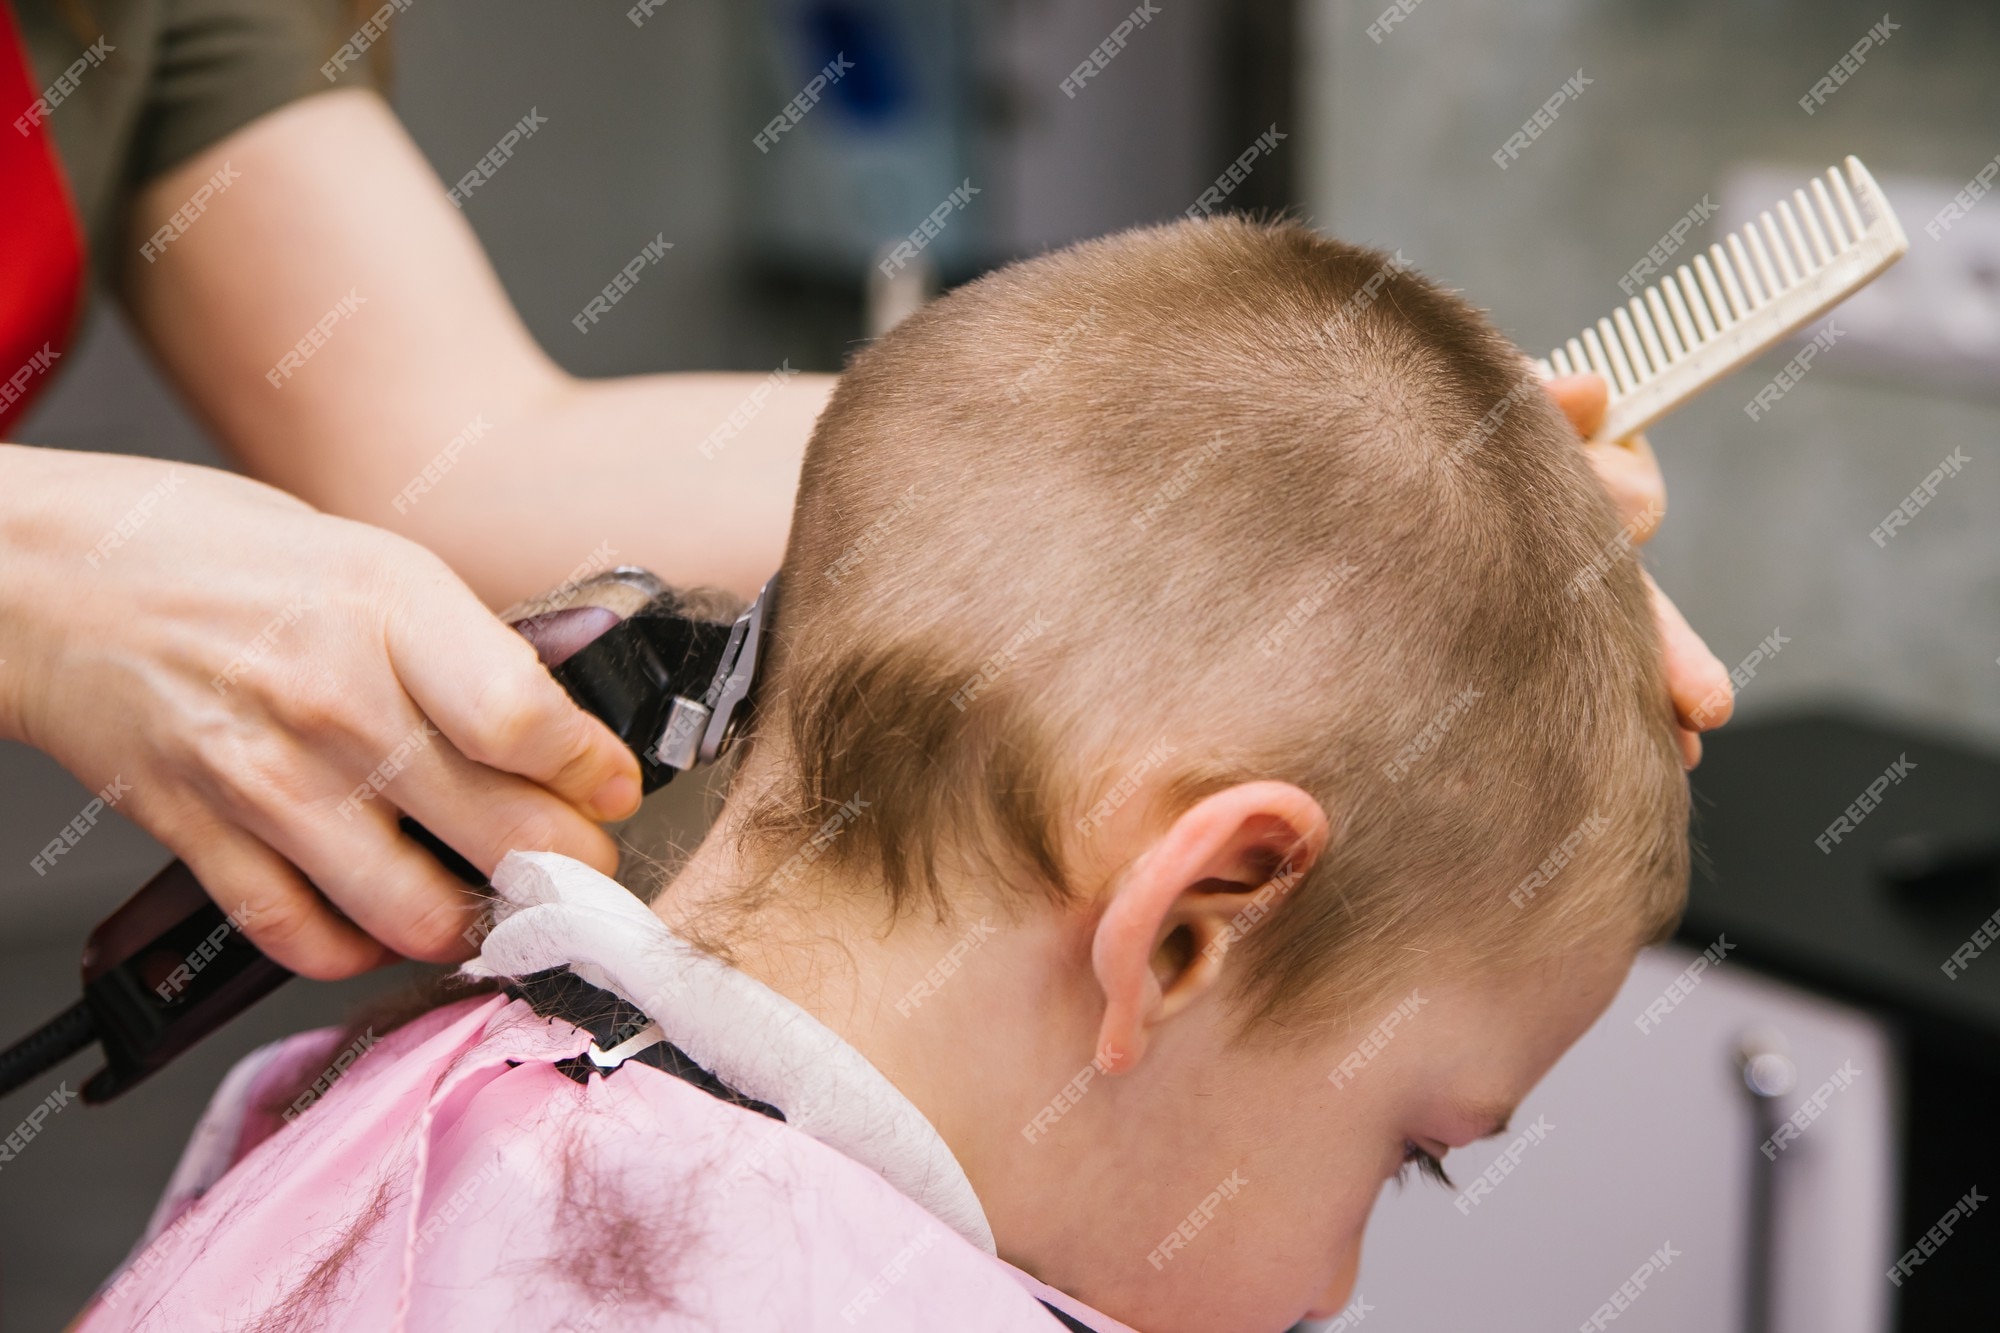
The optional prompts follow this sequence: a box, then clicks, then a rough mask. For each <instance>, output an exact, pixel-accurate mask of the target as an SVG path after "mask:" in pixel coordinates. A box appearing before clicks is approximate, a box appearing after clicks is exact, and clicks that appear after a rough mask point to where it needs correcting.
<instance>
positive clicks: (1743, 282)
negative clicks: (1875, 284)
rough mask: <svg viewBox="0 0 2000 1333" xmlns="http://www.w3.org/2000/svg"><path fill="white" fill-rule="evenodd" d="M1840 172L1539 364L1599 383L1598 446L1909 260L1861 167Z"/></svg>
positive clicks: (1833, 170)
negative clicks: (1607, 399) (1604, 407)
mask: <svg viewBox="0 0 2000 1333" xmlns="http://www.w3.org/2000/svg"><path fill="white" fill-rule="evenodd" d="M1845 166H1846V172H1845V174H1844V175H1843V173H1842V171H1841V170H1840V168H1838V167H1830V168H1828V169H1827V172H1826V174H1825V176H1824V177H1816V178H1814V179H1813V180H1812V181H1811V182H1810V183H1809V185H1808V186H1807V187H1805V188H1801V189H1797V190H1794V191H1792V195H1791V198H1789V199H1780V200H1779V201H1778V202H1777V203H1776V204H1775V205H1773V207H1772V208H1769V209H1765V210H1764V211H1763V212H1762V213H1760V214H1759V215H1758V216H1757V218H1756V220H1755V221H1753V222H1751V223H1749V224H1748V225H1746V226H1744V227H1743V228H1742V229H1741V230H1739V231H1737V232H1733V233H1731V234H1730V235H1728V236H1726V237H1724V238H1722V240H1721V241H1719V242H1718V243H1716V244H1714V245H1711V246H1709V247H1708V251H1707V253H1706V254H1703V253H1701V252H1699V251H1696V252H1695V253H1694V254H1693V256H1692V258H1691V260H1690V262H1688V263H1683V264H1680V265H1679V266H1678V267H1676V268H1675V269H1674V270H1673V272H1671V273H1668V274H1665V275H1663V276H1662V277H1661V278H1660V280H1659V281H1658V282H1657V283H1655V284H1654V285H1652V286H1650V287H1647V288H1646V289H1645V290H1644V291H1643V292H1641V293H1640V294H1639V295H1638V296H1635V297H1634V298H1632V300H1631V301H1629V302H1628V303H1627V304H1626V305H1625V306H1624V307H1623V308H1621V309H1618V310H1614V311H1613V312H1612V313H1611V316H1610V317H1609V318H1608V319H1600V320H1598V321H1597V323H1596V324H1595V325H1593V326H1591V327H1590V328H1587V329H1585V330H1583V332H1582V333H1581V334H1580V335H1579V336H1578V337H1575V338H1571V339H1569V341H1568V342H1566V343H1565V344H1564V345H1563V346H1561V347H1559V348H1556V349H1555V350H1554V351H1552V352H1550V353H1549V356H1548V359H1547V360H1545V361H1541V362H1538V363H1537V366H1538V368H1539V369H1540V370H1541V372H1542V373H1543V374H1544V375H1545V376H1546V375H1549V374H1557V375H1570V374H1579V373H1583V372H1586V371H1594V372H1596V373H1597V374H1599V375H1601V376H1603V378H1604V381H1605V383H1606V384H1607V385H1609V386H1610V391H1611V406H1610V410H1609V411H1607V413H1606V415H1605V423H1604V426H1603V428H1602V429H1601V430H1600V431H1599V432H1598V437H1597V438H1599V439H1606V438H1609V439H1619V438H1622V437H1624V436H1626V435H1629V434H1632V433H1633V432H1635V431H1639V430H1643V429H1644V428H1645V427H1646V426H1648V425H1650V424H1651V423H1652V422H1654V421H1656V420H1658V419H1659V418H1660V417H1662V416H1664V415H1666V413H1667V412H1669V411H1671V410H1672V409H1673V408H1675V407H1677V406H1679V405H1680V404H1681V403H1682V402H1685V401H1686V400H1687V399H1688V398H1691V397H1693V396H1694V394H1696V393H1697V392H1699V391H1700V390H1701V389H1702V388H1703V387H1705V386H1706V385H1707V384H1709V383H1710V382H1712V381H1713V380H1715V379H1718V378H1720V377H1721V376H1722V375H1724V374H1727V373H1728V372H1729V371H1731V370H1734V369H1735V368H1736V367H1738V366H1740V365H1742V364H1743V363H1744V362H1746V361H1748V360H1750V359H1751V358H1752V357H1754V356H1756V355H1757V354H1758V353H1759V352H1762V351H1763V350H1764V349H1765V348H1767V347H1769V346H1771V345H1772V344H1774V343H1776V342H1778V341H1779V340H1780V339H1782V338H1783V337H1784V336H1785V335H1786V334H1788V333H1790V332H1791V331H1792V330H1794V329H1796V328H1798V327H1799V326H1800V325H1802V324H1804V323H1806V322H1807V321H1809V320H1811V319H1813V318H1814V317H1815V316H1817V315H1818V314H1820V313H1821V312H1823V311H1824V310H1826V309H1828V308H1830V307H1832V306H1833V305H1835V304H1836V303H1838V302H1839V301H1841V300H1844V299H1845V298H1846V297H1847V296H1849V295H1851V294H1852V293H1853V292H1854V291H1856V290H1858V289H1859V288H1861V287H1863V286H1865V285H1866V284H1867V283H1868V282H1870V281H1872V280H1873V279H1874V278H1875V276H1876V275H1877V274H1879V273H1881V272H1882V270H1883V269H1885V268H1887V267H1888V266H1889V265H1890V264H1892V263H1894V262H1895V261H1896V260H1897V259H1898V258H1900V257H1901V256H1902V254H1903V252H1904V251H1905V250H1907V249H1908V248H1909V242H1908V241H1907V240H1906V239H1905V237H1904V235H1903V229H1902V227H1901V225H1900V224H1899V223H1898V222H1897V220H1896V215H1895V213H1894V211H1893V210H1891V209H1890V207H1889V201H1888V200H1887V199H1886V198H1885V197H1884V196H1883V194H1882V191H1881V190H1880V188H1878V187H1877V186H1876V184H1875V180H1874V178H1873V177H1872V176H1870V175H1869V174H1868V169H1867V168H1866V167H1864V166H1862V165H1861V162H1860V160H1859V159H1857V158H1853V157H1849V158H1848V159H1847V160H1846V163H1845ZM1850 183H1851V186H1852V188H1851V189H1850Z"/></svg>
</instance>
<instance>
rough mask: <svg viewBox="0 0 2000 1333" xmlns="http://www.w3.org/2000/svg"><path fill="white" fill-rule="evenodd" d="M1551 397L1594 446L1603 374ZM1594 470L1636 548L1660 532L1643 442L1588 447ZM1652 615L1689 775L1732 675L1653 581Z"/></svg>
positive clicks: (1656, 478) (1604, 399)
mask: <svg viewBox="0 0 2000 1333" xmlns="http://www.w3.org/2000/svg"><path fill="white" fill-rule="evenodd" d="M1547 387H1548V391H1549V396H1550V397H1552V398H1554V399H1555V401H1556V405H1557V406H1558V407H1560V408H1562V410H1563V413H1564V415H1566V416H1567V417H1568V418H1569V419H1570V424H1572V425H1573V426H1575V427H1576V429H1577V433H1578V434H1579V435H1580V436H1582V437H1583V438H1584V439H1589V438H1590V435H1591V433H1592V432H1593V431H1595V430H1596V429H1597V428H1598V426H1599V424H1601V423H1602V422H1603V420H1604V410H1605V407H1606V405H1607V403H1608V402H1609V398H1610V395H1609V392H1608V391H1607V390H1606V388H1605V384H1604V381H1603V380H1602V379H1600V378H1598V377H1597V376H1596V375H1563V376H1559V377H1557V378H1555V379H1552V380H1550V381H1548V386H1547ZM1584 451H1585V452H1586V453H1588V454H1589V455H1590V462H1591V466H1593V467H1595V468H1596V469H1597V475H1598V476H1599V477H1600V478H1602V479H1603V481H1604V486H1605V489H1606V490H1608V491H1610V492H1611V500H1612V503H1613V504H1614V505H1615V506H1616V508H1617V510H1618V521H1619V523H1620V524H1621V526H1622V529H1623V530H1624V531H1626V532H1629V533H1631V534H1632V540H1633V542H1634V543H1635V544H1637V543H1640V542H1644V541H1646V540H1648V539H1649V538H1650V537H1652V535H1653V534H1654V533H1655V532H1657V531H1658V530H1659V526H1660V520H1661V519H1662V518H1663V517H1665V515H1666V512H1667V484H1666V481H1665V480H1664V479H1663V478H1662V477H1661V476H1660V464H1659V460H1658V459H1656V458H1655V457H1654V456H1653V446H1652V445H1650V444H1648V443H1646V437H1645V436H1644V435H1633V436H1630V437H1628V438H1626V439H1623V440H1616V441H1610V442H1607V443H1603V444H1590V445H1585V446H1584ZM1645 578H1646V586H1647V587H1648V588H1650V589H1652V592H1653V611H1654V614H1655V615H1656V616H1657V617H1658V619H1659V625H1660V640H1661V643H1662V645H1663V646H1664V649H1665V652H1666V660H1667V689H1668V692H1669V693H1671V694H1672V696H1673V700H1674V711H1675V713H1676V714H1677V715H1678V716H1679V718H1680V724H1681V731H1680V741H1681V757H1682V759H1683V761H1684V762H1685V763H1686V764H1687V766H1688V767H1689V768H1693V767H1694V766H1695V765H1696V764H1697V763H1699V762H1700V761H1701V733H1702V732H1704V731H1708V730H1711V729H1712V728H1715V727H1719V726H1721V725H1722V724H1723V723H1724V722H1727V721H1728V720H1729V714H1730V712H1731V711H1732V710H1733V709H1734V708H1735V694H1734V691H1733V689H1732V688H1731V686H1730V682H1729V673H1728V671H1726V670H1725V669H1724V668H1723V665H1722V663H1721V661H1720V660H1718V659H1717V658H1716V656H1715V654H1714V653H1712V652H1710V651H1709V650H1708V645H1707V644H1706V643H1703V642H1702V639H1701V636H1700V635H1699V634H1697V633H1695V632H1694V627H1693V626H1691V625H1689V624H1688V623H1687V619H1686V618H1685V617H1684V616H1682V615H1681V613H1680V609H1679V608H1678V607H1676V606H1675V605H1674V604H1673V601H1672V599H1670V598H1669V597H1668V596H1667V595H1666V594H1665V593H1663V592H1661V591H1660V585H1659V584H1657V583H1655V582H1653V576H1652V575H1651V574H1647V575H1646V576H1645Z"/></svg>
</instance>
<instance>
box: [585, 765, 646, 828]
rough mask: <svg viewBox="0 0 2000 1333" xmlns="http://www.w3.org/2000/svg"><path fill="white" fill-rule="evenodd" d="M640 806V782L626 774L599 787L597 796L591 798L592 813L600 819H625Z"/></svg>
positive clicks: (621, 774)
mask: <svg viewBox="0 0 2000 1333" xmlns="http://www.w3.org/2000/svg"><path fill="white" fill-rule="evenodd" d="M638 805H639V783H638V780H637V779H635V778H632V777H630V776H628V775H626V774H624V773H620V774H619V775H618V776H617V777H615V778H612V779H611V780H610V781H609V782H607V783H605V784H604V785H603V786H602V787H599V788H598V789H597V794H596V795H594V796H592V797H591V798H590V809H591V812H592V813H593V814H595V815H596V816H597V817H598V818H599V819H623V818H625V816H627V815H629V814H631V813H632V812H633V811H634V810H635V809H637V808H638Z"/></svg>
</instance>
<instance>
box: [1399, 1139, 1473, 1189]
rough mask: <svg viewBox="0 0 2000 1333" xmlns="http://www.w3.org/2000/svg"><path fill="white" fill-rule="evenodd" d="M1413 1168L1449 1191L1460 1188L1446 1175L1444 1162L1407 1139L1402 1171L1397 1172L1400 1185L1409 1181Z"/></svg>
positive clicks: (1404, 1145) (1404, 1142)
mask: <svg viewBox="0 0 2000 1333" xmlns="http://www.w3.org/2000/svg"><path fill="white" fill-rule="evenodd" d="M1412 1167H1414V1168H1415V1169H1416V1172H1417V1174H1418V1175H1420V1176H1423V1177H1425V1178H1426V1179H1429V1180H1435V1181H1436V1182H1437V1183H1438V1184H1440V1185H1442V1186H1444V1187H1445V1188H1446V1189H1448V1190H1449V1189H1457V1188H1458V1186H1456V1185H1454V1184H1452V1183H1451V1177H1450V1176H1448V1175H1446V1174H1445V1173H1444V1163H1443V1162H1441V1161H1439V1160H1438V1159H1437V1158H1435V1157H1433V1156H1431V1155H1430V1154H1429V1153H1427V1152H1425V1151H1424V1150H1423V1149H1422V1148H1419V1147H1418V1146H1417V1145H1416V1144H1414V1143H1411V1142H1410V1141H1409V1140H1407V1139H1405V1140H1404V1141H1403V1165H1402V1169H1401V1170H1399V1171H1397V1172H1396V1180H1397V1182H1398V1183H1403V1182H1407V1181H1408V1180H1409V1178H1410V1170H1411V1168H1412Z"/></svg>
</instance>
